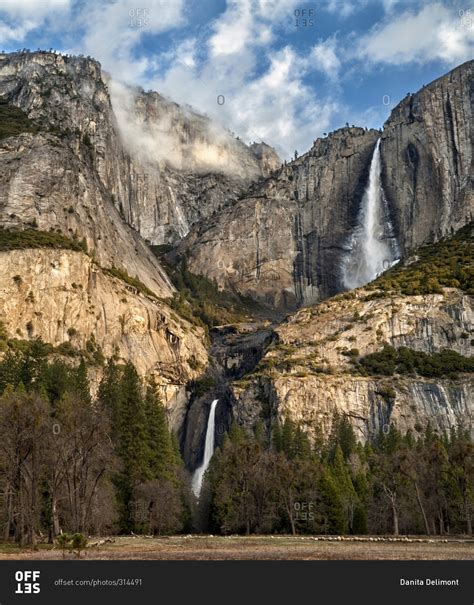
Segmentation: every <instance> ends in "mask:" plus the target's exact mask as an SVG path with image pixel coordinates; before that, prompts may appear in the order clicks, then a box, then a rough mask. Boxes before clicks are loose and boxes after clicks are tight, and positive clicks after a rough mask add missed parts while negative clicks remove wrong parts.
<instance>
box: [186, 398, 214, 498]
mask: <svg viewBox="0 0 474 605" xmlns="http://www.w3.org/2000/svg"><path fill="white" fill-rule="evenodd" d="M218 401H219V400H218V399H214V401H213V402H212V403H211V409H210V412H209V418H208V421H207V430H206V442H205V445H204V458H203V461H202V464H201V466H200V467H199V468H197V469H196V470H195V471H194V475H193V480H192V490H193V492H194V495H195V496H196V498H199V496H200V494H201V487H202V480H203V478H204V473H205V472H206V471H207V467H208V466H209V463H210V461H211V458H212V454H213V453H214V432H215V424H216V406H217V402H218Z"/></svg>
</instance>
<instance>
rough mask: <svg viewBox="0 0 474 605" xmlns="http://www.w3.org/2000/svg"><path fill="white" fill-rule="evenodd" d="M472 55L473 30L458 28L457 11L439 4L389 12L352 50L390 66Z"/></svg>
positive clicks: (458, 59) (451, 61)
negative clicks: (355, 48)
mask: <svg viewBox="0 0 474 605" xmlns="http://www.w3.org/2000/svg"><path fill="white" fill-rule="evenodd" d="M473 54H474V29H473V28H468V27H462V25H461V20H460V17H459V15H458V12H457V11H456V10H454V9H453V10H449V9H448V8H446V7H445V6H443V5H442V4H440V3H435V4H430V5H428V6H424V7H423V8H422V9H421V10H420V11H419V12H417V13H415V12H412V11H405V12H404V13H402V14H399V15H397V16H396V17H395V18H393V15H392V18H390V19H388V20H384V21H383V22H382V23H380V24H377V25H376V26H375V27H374V28H373V29H372V30H371V31H370V32H369V33H368V34H367V35H365V36H363V37H362V38H361V39H360V40H359V43H358V46H357V51H356V55H357V57H358V58H359V59H363V60H368V61H370V62H374V63H387V64H394V65H402V64H405V63H411V62H417V63H426V62H428V61H432V60H441V61H443V62H445V63H447V64H455V63H460V62H462V61H465V60H468V59H471V58H472V56H473Z"/></svg>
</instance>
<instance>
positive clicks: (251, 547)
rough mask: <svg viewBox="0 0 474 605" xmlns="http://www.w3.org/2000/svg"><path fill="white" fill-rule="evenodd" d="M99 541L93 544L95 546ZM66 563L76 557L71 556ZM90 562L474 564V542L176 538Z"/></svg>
mask: <svg viewBox="0 0 474 605" xmlns="http://www.w3.org/2000/svg"><path fill="white" fill-rule="evenodd" d="M95 540H96V539H92V538H91V540H90V542H92V543H93V542H94V541H95ZM61 558H62V553H61V551H60V550H59V549H58V548H57V547H55V548H48V547H46V546H43V547H41V548H39V549H38V550H27V549H23V550H20V549H17V548H16V547H12V546H3V547H0V559H4V560H5V559H14V560H17V559H61ZM66 558H71V559H72V558H75V556H74V555H70V554H67V555H66ZM83 559H85V560H92V559H95V560H107V559H111V560H120V559H147V560H230V559H242V560H243V559H245V560H249V559H250V560H264V559H267V560H268V559H270V560H343V559H344V560H357V559H359V560H390V559H391V560H433V561H434V560H449V559H453V560H472V559H474V540H472V539H453V540H449V541H443V540H438V539H428V538H426V539H423V540H421V541H413V542H403V541H398V542H391V541H379V542H376V541H370V540H369V539H364V540H357V541H356V540H344V541H338V540H336V539H331V540H326V539H322V538H314V537H311V536H295V537H293V536H250V537H243V536H229V537H222V536H219V537H217V536H172V537H161V538H145V537H128V536H127V537H125V536H119V537H115V538H114V542H113V543H109V544H106V545H101V546H98V547H91V548H88V549H87V550H86V552H85V553H84V555H83Z"/></svg>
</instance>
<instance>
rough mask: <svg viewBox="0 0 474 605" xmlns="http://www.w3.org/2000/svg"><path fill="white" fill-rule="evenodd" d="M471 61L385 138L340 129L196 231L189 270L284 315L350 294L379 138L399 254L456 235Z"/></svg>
mask: <svg viewBox="0 0 474 605" xmlns="http://www.w3.org/2000/svg"><path fill="white" fill-rule="evenodd" d="M473 72H474V61H471V62H468V63H465V64H464V65H461V66H460V67H458V68H456V69H455V70H453V71H452V72H450V73H449V74H447V75H446V76H444V77H442V78H440V79H439V80H436V81H435V82H433V83H432V84H430V85H429V86H426V87H425V88H423V89H422V90H421V91H419V92H418V93H416V94H415V95H410V96H409V97H407V98H405V99H404V100H403V101H402V102H401V103H400V104H399V105H398V106H397V107H396V108H395V109H394V110H393V112H392V114H391V117H390V118H389V120H388V121H387V122H386V124H385V126H384V130H383V132H382V133H379V132H378V131H375V130H370V131H364V130H363V129H361V128H343V129H340V130H338V131H336V132H334V133H331V134H330V135H329V136H328V137H327V138H326V139H318V140H317V141H316V142H315V144H314V146H313V148H312V149H311V150H310V151H309V152H308V153H306V154H304V155H303V156H301V157H300V158H298V159H297V160H295V161H293V162H291V163H290V164H288V165H287V166H285V167H283V168H282V169H281V170H280V171H278V172H277V173H276V174H274V175H273V176H271V177H269V178H268V179H267V180H266V181H265V182H264V183H263V184H262V185H260V186H255V187H253V188H252V189H251V191H250V192H249V194H248V195H247V197H246V198H245V199H243V200H240V201H239V202H238V203H237V204H235V205H234V206H232V207H230V208H228V209H226V210H225V211H224V212H222V213H221V214H219V215H218V216H216V217H215V218H214V220H212V221H210V222H207V223H206V224H205V225H200V226H196V227H195V228H194V229H193V230H192V231H191V233H190V235H189V236H188V238H187V239H186V240H185V241H184V242H183V243H182V245H181V250H182V252H186V253H187V254H188V255H189V256H190V260H189V266H190V268H191V269H192V270H193V271H194V272H197V273H202V274H204V275H207V276H209V277H212V278H213V279H215V280H216V281H217V282H218V283H219V284H220V285H221V286H222V287H232V288H235V289H237V290H238V291H240V292H244V293H246V294H249V295H251V296H253V297H255V298H257V299H259V300H261V301H263V302H266V303H267V304H268V303H269V304H271V305H273V306H275V307H278V308H286V309H292V308H295V307H296V306H299V305H302V304H311V303H314V302H316V301H318V300H321V299H324V298H327V297H328V296H331V295H334V294H335V293H336V292H338V291H341V290H342V289H343V284H342V280H341V263H342V261H343V259H344V257H345V255H346V254H347V251H348V246H349V244H350V239H351V235H352V233H353V231H354V229H355V227H356V226H357V220H358V213H359V208H360V205H361V199H362V195H363V191H364V188H365V186H366V184H367V179H368V171H369V165H370V159H371V157H372V153H373V150H374V147H375V143H376V140H377V138H378V137H381V139H382V141H381V147H380V148H381V157H382V165H383V169H382V184H383V187H384V191H385V195H386V202H387V212H388V215H389V217H390V218H391V219H392V223H393V226H394V231H395V233H394V235H395V237H396V239H397V242H398V246H399V248H400V251H401V252H402V254H403V253H406V252H407V250H409V249H411V248H413V247H415V246H419V245H421V244H424V243H427V242H433V241H437V240H438V239H439V238H440V237H441V236H443V235H446V234H448V233H450V232H451V231H452V230H456V229H458V228H459V227H461V226H462V225H464V224H465V223H466V222H468V221H469V220H470V218H471V216H472V213H473V207H474V195H473V186H472V183H473V178H474V177H473V172H472V148H473V130H472V129H473V126H472V125H473V123H474V115H473V105H474V77H473V75H474V74H473Z"/></svg>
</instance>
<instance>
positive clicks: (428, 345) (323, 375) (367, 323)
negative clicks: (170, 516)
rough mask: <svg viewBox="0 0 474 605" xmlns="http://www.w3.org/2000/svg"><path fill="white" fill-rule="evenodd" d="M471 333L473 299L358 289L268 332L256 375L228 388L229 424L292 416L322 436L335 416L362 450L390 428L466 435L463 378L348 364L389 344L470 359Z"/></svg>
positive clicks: (469, 384)
mask: <svg viewBox="0 0 474 605" xmlns="http://www.w3.org/2000/svg"><path fill="white" fill-rule="evenodd" d="M473 327H474V305H473V300H472V296H468V295H466V294H464V293H462V292H461V291H459V290H456V289H447V290H445V292H444V294H433V295H425V296H412V297H407V296H401V295H393V296H390V297H386V298H373V297H371V292H368V291H365V290H357V291H355V292H354V293H351V294H350V295H349V294H348V295H339V296H338V297H336V298H334V299H330V300H328V301H327V302H325V303H322V304H320V305H318V306H316V307H311V308H305V309H301V310H300V311H298V312H297V313H296V314H295V315H292V316H290V317H289V318H288V319H287V320H286V321H285V322H283V323H282V324H281V325H280V326H279V327H277V328H276V329H275V332H276V334H277V335H278V341H277V342H276V344H274V345H273V346H272V347H270V348H269V350H268V351H267V353H266V355H265V356H264V357H263V359H262V361H261V362H260V364H259V366H257V368H256V371H254V372H253V373H252V374H250V375H248V376H245V377H244V378H243V379H242V380H240V381H236V382H235V383H234V385H233V391H234V396H235V402H234V405H233V412H234V415H235V418H236V419H237V420H238V422H240V423H242V424H244V425H247V426H254V425H255V423H256V422H257V421H258V420H259V419H260V418H261V417H262V414H263V415H266V420H267V422H268V423H269V424H270V422H271V420H272V419H275V418H276V417H279V418H280V419H283V418H284V417H285V416H286V415H290V416H291V418H292V419H293V420H295V421H298V422H301V423H302V425H303V426H305V427H306V428H307V429H308V431H309V432H310V433H312V434H313V435H316V434H318V431H319V432H321V433H322V434H323V435H324V434H327V431H328V430H329V429H330V426H331V422H332V418H333V415H334V413H335V412H338V413H340V414H341V413H342V414H345V415H347V416H348V417H349V419H350V420H351V422H352V423H353V425H354V427H355V428H356V429H357V434H358V437H359V438H360V439H361V440H363V441H364V440H366V439H368V438H370V437H372V436H373V435H374V434H376V433H377V432H378V431H380V430H384V427H385V426H386V427H388V426H389V425H390V424H391V423H394V424H395V425H396V426H398V427H399V428H400V430H402V432H406V431H407V430H408V429H411V430H412V431H416V430H417V429H420V428H424V427H426V426H427V425H428V424H430V426H431V427H432V428H433V429H435V430H437V431H440V432H443V431H449V430H450V429H451V428H452V427H463V428H465V429H467V430H470V431H472V430H473V426H472V414H473V411H474V408H473V406H474V382H473V380H472V377H471V376H470V375H459V377H457V378H451V379H450V378H447V377H445V378H429V377H428V378H427V377H422V376H416V375H415V376H413V375H394V376H363V375H360V374H358V373H357V372H356V371H355V370H354V364H353V362H352V361H351V359H352V360H353V359H354V356H355V357H359V356H365V355H367V354H368V353H374V352H376V351H380V350H381V349H382V348H383V347H384V346H386V345H387V344H389V345H391V346H393V347H395V348H398V347H401V346H405V347H408V348H410V349H413V350H415V351H419V352H425V353H435V352H439V351H441V350H443V349H449V350H452V351H456V352H457V353H459V354H462V355H465V356H469V355H470V354H471V351H472V341H471V332H472V330H473ZM262 402H263V403H262Z"/></svg>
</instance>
